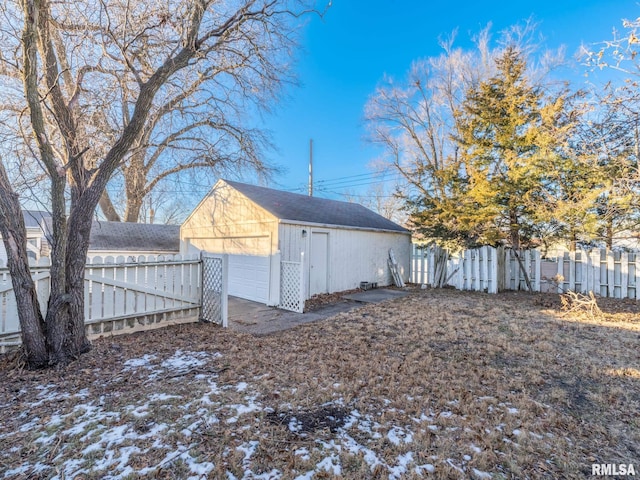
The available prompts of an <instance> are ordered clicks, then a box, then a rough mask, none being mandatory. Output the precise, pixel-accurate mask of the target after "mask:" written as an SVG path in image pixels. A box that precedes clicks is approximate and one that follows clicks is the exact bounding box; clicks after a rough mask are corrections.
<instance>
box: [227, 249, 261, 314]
mask: <svg viewBox="0 0 640 480" xmlns="http://www.w3.org/2000/svg"><path fill="white" fill-rule="evenodd" d="M270 264H271V258H270V257H268V256H261V255H229V274H228V279H229V295H233V296H234V297H240V298H245V299H247V300H253V301H254V302H259V303H265V304H266V303H269V276H270Z"/></svg>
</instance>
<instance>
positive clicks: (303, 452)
mask: <svg viewBox="0 0 640 480" xmlns="http://www.w3.org/2000/svg"><path fill="white" fill-rule="evenodd" d="M293 454H294V455H298V456H299V457H300V458H301V459H302V460H309V459H310V458H311V455H310V454H309V450H308V449H307V448H305V447H302V448H298V449H297V450H296V451H295V452H293Z"/></svg>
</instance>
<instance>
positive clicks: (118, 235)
mask: <svg viewBox="0 0 640 480" xmlns="http://www.w3.org/2000/svg"><path fill="white" fill-rule="evenodd" d="M44 231H45V238H46V239H47V241H48V242H49V243H51V231H52V221H51V218H45V220H44ZM89 250H91V251H105V252H114V251H115V252H119V251H122V252H123V253H126V252H144V251H146V252H158V253H163V252H166V253H177V252H178V251H180V225H161V224H149V223H131V222H102V221H100V222H98V221H94V222H93V223H92V225H91V233H90V235H89Z"/></svg>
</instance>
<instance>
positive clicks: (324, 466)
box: [316, 455, 342, 475]
mask: <svg viewBox="0 0 640 480" xmlns="http://www.w3.org/2000/svg"><path fill="white" fill-rule="evenodd" d="M316 470H320V471H325V472H328V473H331V474H333V475H342V468H341V467H340V460H339V459H338V458H337V457H336V456H335V455H332V456H330V457H327V458H325V459H324V460H322V461H321V462H319V463H318V464H317V465H316Z"/></svg>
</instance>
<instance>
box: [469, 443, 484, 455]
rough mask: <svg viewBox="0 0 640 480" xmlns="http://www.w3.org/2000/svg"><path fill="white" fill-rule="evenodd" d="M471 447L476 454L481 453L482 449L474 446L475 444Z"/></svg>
mask: <svg viewBox="0 0 640 480" xmlns="http://www.w3.org/2000/svg"><path fill="white" fill-rule="evenodd" d="M470 446H471V450H473V451H474V452H476V453H481V452H482V449H481V448H480V447H478V446H476V445H474V444H473V443H472V444H471V445H470Z"/></svg>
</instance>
